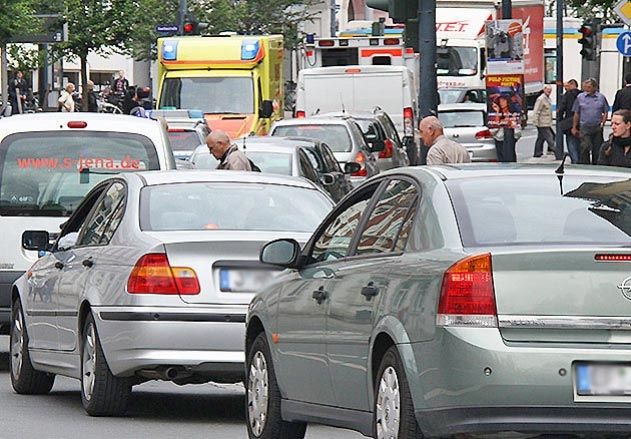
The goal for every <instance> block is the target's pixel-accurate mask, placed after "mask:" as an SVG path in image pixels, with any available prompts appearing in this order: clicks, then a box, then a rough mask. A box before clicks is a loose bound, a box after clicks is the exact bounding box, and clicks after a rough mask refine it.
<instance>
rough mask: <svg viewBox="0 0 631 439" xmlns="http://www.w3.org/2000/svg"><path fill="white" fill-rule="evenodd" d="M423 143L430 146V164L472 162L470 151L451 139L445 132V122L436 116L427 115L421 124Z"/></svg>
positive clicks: (428, 162) (428, 159) (428, 160)
mask: <svg viewBox="0 0 631 439" xmlns="http://www.w3.org/2000/svg"><path fill="white" fill-rule="evenodd" d="M419 129H420V131H421V139H423V144H425V146H427V147H428V148H429V152H428V153H427V164H428V165H441V164H444V163H470V162H471V159H470V158H469V153H468V152H467V150H466V149H465V147H464V146H462V145H461V144H459V143H458V142H454V141H453V140H449V139H448V138H447V137H445V134H444V133H443V129H444V127H443V124H442V123H441V121H440V120H438V118H437V117H436V116H427V117H425V118H423V120H421V123H420V125H419Z"/></svg>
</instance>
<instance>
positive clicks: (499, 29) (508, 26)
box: [484, 19, 524, 75]
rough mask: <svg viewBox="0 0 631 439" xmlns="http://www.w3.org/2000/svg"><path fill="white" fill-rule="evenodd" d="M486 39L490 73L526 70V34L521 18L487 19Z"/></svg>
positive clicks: (518, 72) (511, 72)
mask: <svg viewBox="0 0 631 439" xmlns="http://www.w3.org/2000/svg"><path fill="white" fill-rule="evenodd" d="M484 39H485V46H486V57H487V64H486V65H487V71H488V73H489V74H491V75H502V74H522V73H523V72H524V36H523V32H522V22H521V20H516V19H515V20H513V19H508V20H490V21H487V22H486V27H485V33H484Z"/></svg>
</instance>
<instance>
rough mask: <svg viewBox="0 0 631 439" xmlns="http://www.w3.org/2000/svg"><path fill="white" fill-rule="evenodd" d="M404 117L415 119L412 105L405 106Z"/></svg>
mask: <svg viewBox="0 0 631 439" xmlns="http://www.w3.org/2000/svg"><path fill="white" fill-rule="evenodd" d="M403 118H404V119H414V110H412V108H410V107H405V108H404V109H403Z"/></svg>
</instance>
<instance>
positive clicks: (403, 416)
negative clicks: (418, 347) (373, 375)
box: [373, 346, 423, 439]
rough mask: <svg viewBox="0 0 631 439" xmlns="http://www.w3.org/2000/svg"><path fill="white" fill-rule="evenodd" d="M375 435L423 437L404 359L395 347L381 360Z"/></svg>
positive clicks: (400, 438) (382, 437)
mask: <svg viewBox="0 0 631 439" xmlns="http://www.w3.org/2000/svg"><path fill="white" fill-rule="evenodd" d="M373 425H374V434H373V436H374V437H375V438H377V439H421V438H422V437H423V434H422V433H421V430H420V429H419V427H418V423H417V422H416V416H415V415H414V403H413V402H412V396H411V395H410V388H409V387H408V383H407V379H406V378H405V372H404V370H403V362H402V361H401V357H400V356H399V351H398V350H397V347H396V346H392V347H391V348H390V349H388V350H387V351H386V353H385V355H384V356H383V358H382V359H381V365H380V366H379V372H378V373H377V380H376V382H375V407H374V423H373Z"/></svg>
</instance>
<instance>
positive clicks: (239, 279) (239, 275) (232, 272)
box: [219, 268, 278, 293]
mask: <svg viewBox="0 0 631 439" xmlns="http://www.w3.org/2000/svg"><path fill="white" fill-rule="evenodd" d="M277 274H278V272H277V271H271V270H243V269H234V268H222V269H220V270H219V289H220V290H221V291H223V292H226V293H253V292H255V291H259V290H261V289H263V288H264V287H266V286H267V285H268V284H269V283H270V282H271V281H272V280H273V279H274V277H276V275H277Z"/></svg>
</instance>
